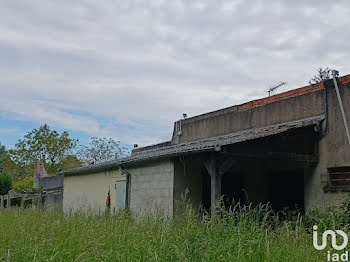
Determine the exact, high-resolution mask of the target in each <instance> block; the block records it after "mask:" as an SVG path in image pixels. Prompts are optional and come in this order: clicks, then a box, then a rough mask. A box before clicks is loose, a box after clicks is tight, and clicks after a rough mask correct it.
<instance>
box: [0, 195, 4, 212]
mask: <svg viewBox="0 0 350 262" xmlns="http://www.w3.org/2000/svg"><path fill="white" fill-rule="evenodd" d="M3 208H4V196H3V195H0V209H3Z"/></svg>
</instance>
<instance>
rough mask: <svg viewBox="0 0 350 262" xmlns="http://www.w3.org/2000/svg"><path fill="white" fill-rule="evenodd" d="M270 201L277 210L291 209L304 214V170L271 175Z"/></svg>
mask: <svg viewBox="0 0 350 262" xmlns="http://www.w3.org/2000/svg"><path fill="white" fill-rule="evenodd" d="M269 182H270V183H269V184H270V186H269V199H270V203H271V207H272V208H273V209H274V210H276V211H279V210H282V209H284V208H289V209H292V210H300V211H301V212H304V175H303V170H302V169H297V170H294V171H283V172H279V173H274V174H271V175H270V181H269Z"/></svg>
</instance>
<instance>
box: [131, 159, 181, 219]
mask: <svg viewBox="0 0 350 262" xmlns="http://www.w3.org/2000/svg"><path fill="white" fill-rule="evenodd" d="M126 170H127V171H128V172H129V173H130V175H131V183H130V184H131V185H130V200H129V201H130V210H131V212H133V213H134V214H136V215H138V216H147V215H154V214H157V213H158V214H162V215H163V214H165V215H166V216H169V217H172V216H173V189H174V163H173V162H172V161H171V160H162V161H152V162H145V163H144V164H142V165H138V166H134V167H129V168H126Z"/></svg>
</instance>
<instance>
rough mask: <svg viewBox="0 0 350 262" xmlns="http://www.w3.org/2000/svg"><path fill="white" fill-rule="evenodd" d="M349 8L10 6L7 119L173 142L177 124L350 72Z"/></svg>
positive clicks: (1, 17)
mask: <svg viewBox="0 0 350 262" xmlns="http://www.w3.org/2000/svg"><path fill="white" fill-rule="evenodd" d="M349 10H350V9H349V4H348V1H345V0H343V1H338V2H337V4H331V5H330V4H329V3H328V2H327V3H326V2H319V1H309V2H307V3H306V2H303V1H293V2H288V1H282V2H278V3H275V2H273V1H224V0H222V1H213V2H209V1H195V2H191V3H189V2H188V1H184V0H177V1H130V0H129V1H104V2H103V3H100V2H96V1H92V0H79V1H73V2H72V1H39V0H34V1H30V3H29V2H20V1H8V2H4V3H2V8H1V9H0V58H1V59H0V89H1V97H0V111H2V112H6V115H7V117H9V118H12V119H13V118H14V119H25V120H30V121H37V122H40V123H41V122H47V123H50V124H51V125H52V126H56V127H60V128H65V129H70V130H76V131H82V132H85V133H87V134H89V135H98V136H113V137H117V138H119V139H120V140H121V141H122V142H124V143H130V144H133V143H139V144H148V143H153V142H159V141H160V140H165V139H169V138H170V136H171V132H172V124H173V122H174V121H175V120H176V119H178V118H180V116H181V115H182V113H183V112H186V113H188V115H189V116H191V115H194V114H199V113H203V112H206V111H210V110H215V109H218V108H221V107H226V106H230V105H233V104H237V103H240V102H244V101H246V100H248V99H254V98H257V97H261V96H264V95H266V90H267V89H268V88H269V87H270V86H271V85H272V84H273V83H275V82H277V81H280V80H284V81H287V82H288V86H287V88H289V89H290V88H295V87H299V86H300V85H304V84H306V83H307V82H308V80H309V79H310V78H311V77H312V75H313V74H314V72H315V70H316V69H317V68H318V67H319V66H334V67H337V69H339V70H340V72H342V73H349V72H350V66H349V65H348V63H346V61H347V60H349V58H350V57H349V56H350V55H349V53H348V52H347V51H346V50H347V49H348V48H347V46H348V40H349V39H348V38H349V35H350V34H349V30H350V29H349V28H350V27H349V25H350V21H349V19H348V17H349V14H350V13H349Z"/></svg>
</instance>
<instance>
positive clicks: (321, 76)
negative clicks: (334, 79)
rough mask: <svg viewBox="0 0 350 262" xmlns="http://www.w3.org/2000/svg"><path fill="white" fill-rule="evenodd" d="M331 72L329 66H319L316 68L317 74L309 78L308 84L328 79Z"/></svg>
mask: <svg viewBox="0 0 350 262" xmlns="http://www.w3.org/2000/svg"><path fill="white" fill-rule="evenodd" d="M331 73H332V69H331V68H328V67H326V68H322V67H320V68H319V69H318V70H317V74H316V75H315V76H314V77H313V78H311V79H310V81H309V84H310V85H313V84H318V83H321V82H323V81H325V80H328V79H330V78H331Z"/></svg>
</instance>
